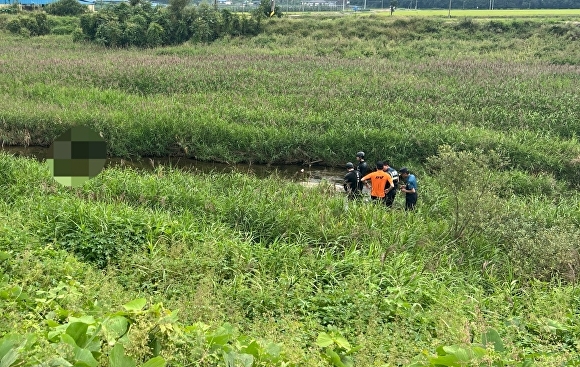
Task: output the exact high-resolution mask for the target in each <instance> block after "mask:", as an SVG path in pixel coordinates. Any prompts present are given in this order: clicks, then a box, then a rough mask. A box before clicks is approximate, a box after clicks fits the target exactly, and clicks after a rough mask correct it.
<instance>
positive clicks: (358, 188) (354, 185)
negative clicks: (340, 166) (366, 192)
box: [344, 162, 363, 200]
mask: <svg viewBox="0 0 580 367" xmlns="http://www.w3.org/2000/svg"><path fill="white" fill-rule="evenodd" d="M346 170H347V171H348V172H347V173H346V175H345V176H344V191H346V193H347V195H348V198H349V199H351V200H353V199H359V198H361V197H362V186H363V183H362V182H361V181H360V179H361V177H362V176H361V175H360V172H359V171H357V170H355V169H354V164H353V163H352V162H348V163H347V164H346Z"/></svg>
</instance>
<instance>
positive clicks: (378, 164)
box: [376, 161, 385, 169]
mask: <svg viewBox="0 0 580 367" xmlns="http://www.w3.org/2000/svg"><path fill="white" fill-rule="evenodd" d="M376 166H377V169H383V167H384V166H385V165H384V164H383V161H378V162H377V163H376Z"/></svg>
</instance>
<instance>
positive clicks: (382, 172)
mask: <svg viewBox="0 0 580 367" xmlns="http://www.w3.org/2000/svg"><path fill="white" fill-rule="evenodd" d="M356 160H357V162H358V163H357V166H356V167H355V165H354V164H353V163H352V162H347V163H346V169H347V171H348V172H347V173H346V175H345V176H344V190H345V191H346V192H347V195H348V198H349V199H352V200H355V199H361V198H362V197H363V196H364V194H363V188H364V187H365V186H366V187H367V188H369V189H370V194H371V200H373V201H375V202H383V203H384V204H385V205H386V206H387V207H389V208H390V207H392V206H393V203H394V202H395V196H396V195H397V190H400V191H401V192H403V193H405V210H413V209H415V205H416V204H417V178H416V177H415V175H413V174H411V173H410V172H409V169H408V168H407V167H402V168H401V169H400V170H399V171H398V172H397V170H396V169H394V168H393V167H391V165H390V163H389V162H388V161H378V162H377V163H376V164H375V166H376V169H375V171H373V170H372V169H371V168H370V167H369V165H368V163H367V162H366V161H365V153H364V152H358V153H356Z"/></svg>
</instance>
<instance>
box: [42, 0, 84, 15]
mask: <svg viewBox="0 0 580 367" xmlns="http://www.w3.org/2000/svg"><path fill="white" fill-rule="evenodd" d="M86 11H87V7H86V6H85V5H82V4H81V3H79V2H78V1H77V0H58V1H56V2H54V3H52V4H48V5H47V7H46V12H47V13H48V14H52V15H60V16H64V15H81V14H83V13H85V12H86Z"/></svg>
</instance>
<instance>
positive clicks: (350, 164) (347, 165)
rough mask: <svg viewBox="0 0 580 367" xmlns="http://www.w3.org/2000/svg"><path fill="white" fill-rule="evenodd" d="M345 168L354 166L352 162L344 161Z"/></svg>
mask: <svg viewBox="0 0 580 367" xmlns="http://www.w3.org/2000/svg"><path fill="white" fill-rule="evenodd" d="M346 168H354V164H352V162H346Z"/></svg>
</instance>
